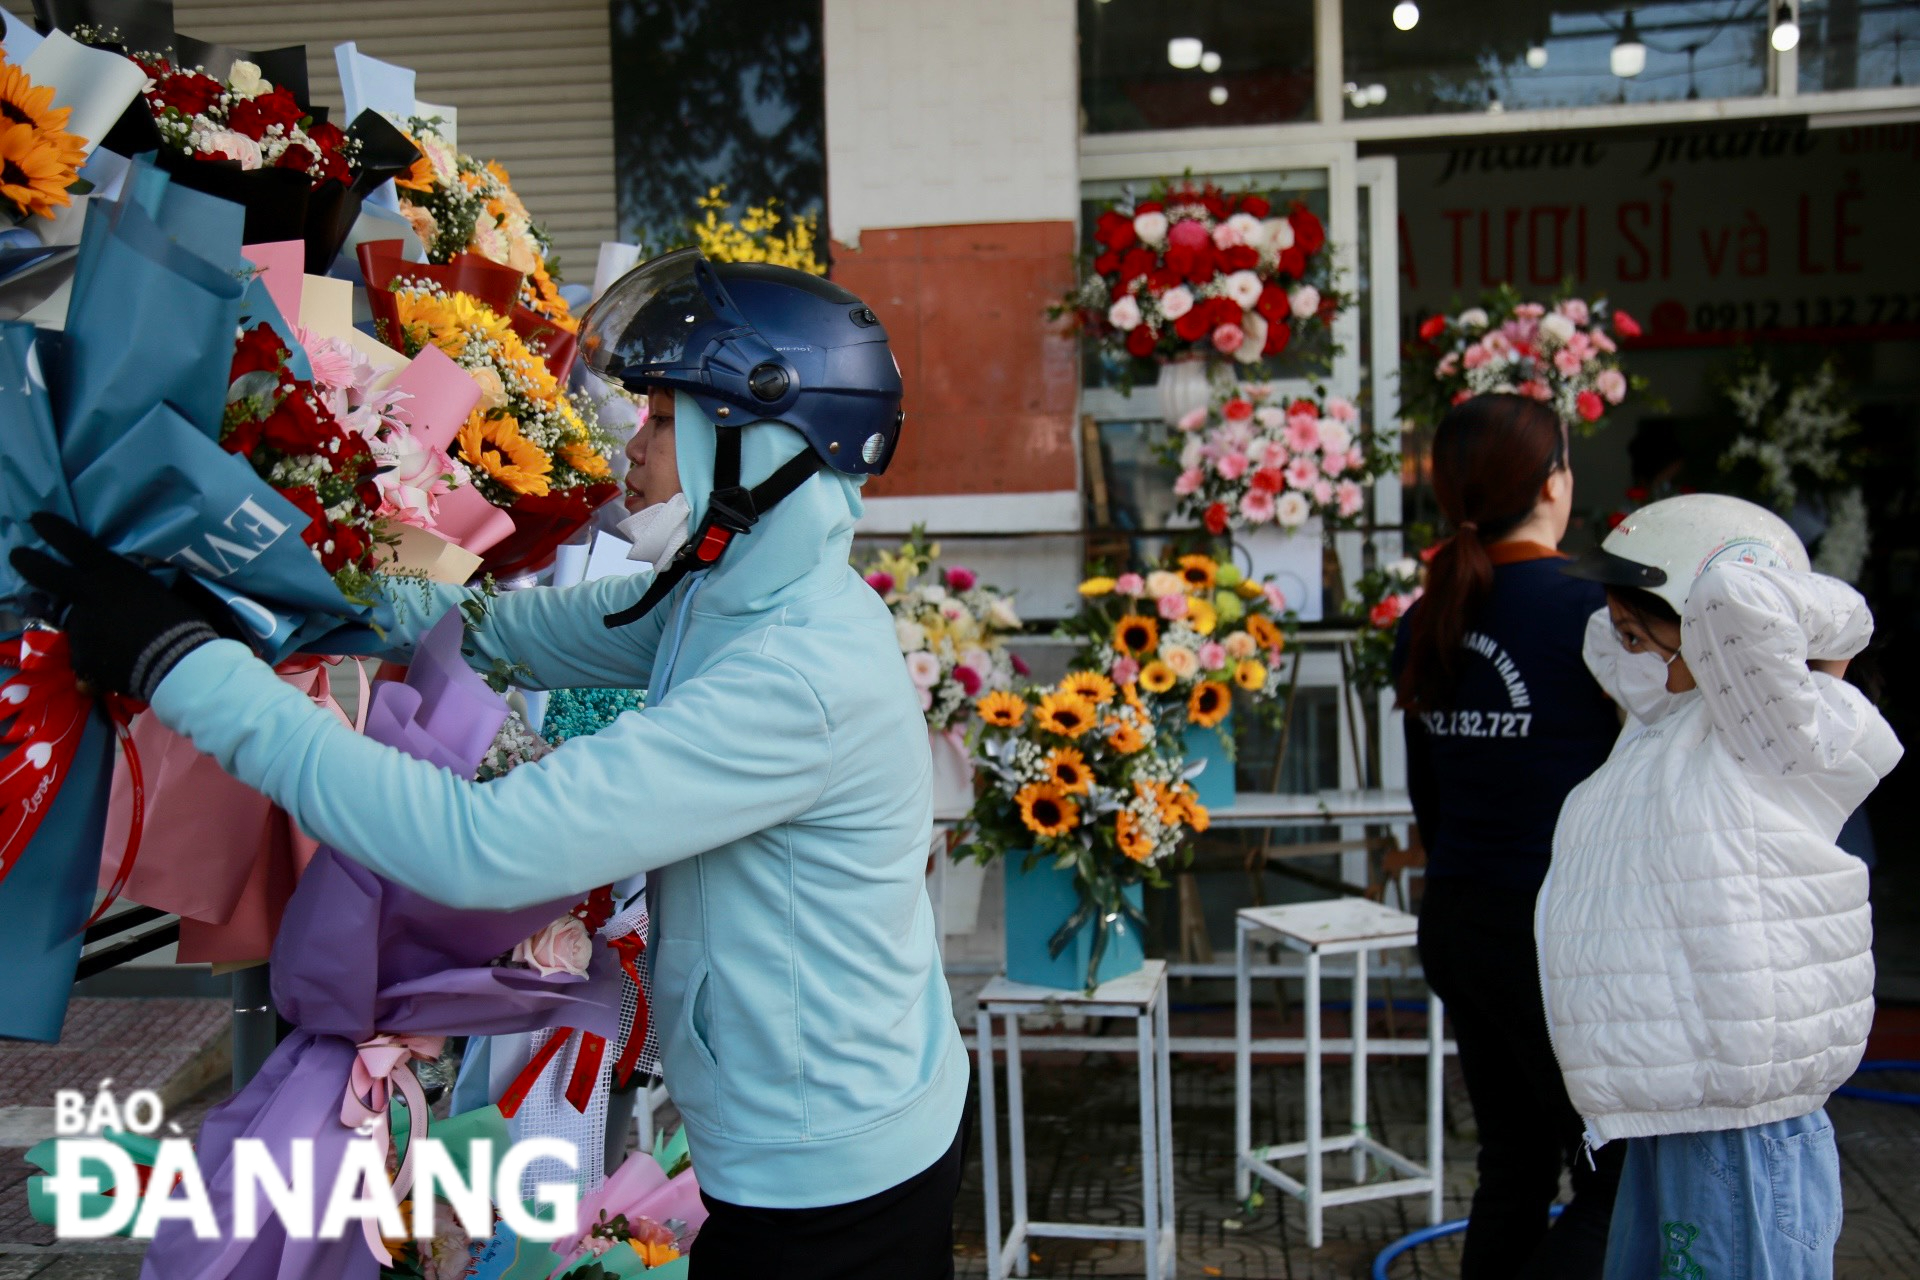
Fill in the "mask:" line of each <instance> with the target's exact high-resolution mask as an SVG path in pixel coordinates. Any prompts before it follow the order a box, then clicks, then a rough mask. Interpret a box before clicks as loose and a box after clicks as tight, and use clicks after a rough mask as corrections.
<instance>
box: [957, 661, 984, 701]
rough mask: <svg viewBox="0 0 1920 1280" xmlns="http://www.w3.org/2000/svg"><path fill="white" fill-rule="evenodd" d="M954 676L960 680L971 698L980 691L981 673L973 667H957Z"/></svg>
mask: <svg viewBox="0 0 1920 1280" xmlns="http://www.w3.org/2000/svg"><path fill="white" fill-rule="evenodd" d="M953 678H954V679H955V680H957V681H959V682H960V688H961V689H962V690H963V691H964V692H965V693H966V695H967V696H968V697H969V698H971V697H973V696H974V695H975V694H976V693H979V692H980V673H979V672H978V671H975V670H974V669H973V668H972V667H955V668H954V669H953Z"/></svg>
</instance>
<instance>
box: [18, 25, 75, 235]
mask: <svg viewBox="0 0 1920 1280" xmlns="http://www.w3.org/2000/svg"><path fill="white" fill-rule="evenodd" d="M53 94H54V89H53V86H52V85H47V84H43V85H36V84H35V83H34V82H33V81H32V80H31V79H29V78H28V76H27V73H26V72H25V71H23V70H21V69H20V68H19V67H17V66H14V65H13V64H12V63H10V62H8V61H7V55H6V51H5V50H3V49H0V216H6V217H10V220H11V221H14V222H20V221H24V220H25V219H26V218H28V217H31V216H36V215H37V216H39V217H42V218H51V217H53V211H54V210H55V209H62V208H65V207H66V206H68V205H70V204H72V203H73V199H72V197H71V196H69V195H68V194H67V188H69V187H71V186H72V185H73V184H74V181H75V179H77V178H78V177H79V172H80V165H81V164H82V163H83V162H84V161H85V159H86V152H85V145H86V144H85V139H82V138H78V137H75V136H74V135H73V134H71V133H68V132H67V120H68V118H69V117H70V116H72V114H73V108H72V107H56V106H54V105H53Z"/></svg>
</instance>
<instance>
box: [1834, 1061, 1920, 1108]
mask: <svg viewBox="0 0 1920 1280" xmlns="http://www.w3.org/2000/svg"><path fill="white" fill-rule="evenodd" d="M1865 1071H1920V1061H1915V1060H1912V1059H1906V1058H1881V1059H1878V1060H1877V1061H1874V1062H1863V1063H1861V1064H1860V1065H1859V1067H1858V1068H1857V1069H1856V1070H1855V1072H1854V1074H1855V1075H1858V1074H1860V1073H1861V1072H1865ZM1833 1092H1834V1096H1835V1097H1839V1098H1861V1099H1864V1100H1865V1101H1867V1102H1892V1103H1897V1104H1898V1105H1900V1106H1903V1107H1920V1093H1902V1092H1901V1091H1899V1090H1898V1089H1869V1088H1866V1087H1865V1086H1864V1085H1857V1084H1843V1085H1841V1086H1840V1087H1839V1088H1838V1089H1835V1090H1834V1091H1833Z"/></svg>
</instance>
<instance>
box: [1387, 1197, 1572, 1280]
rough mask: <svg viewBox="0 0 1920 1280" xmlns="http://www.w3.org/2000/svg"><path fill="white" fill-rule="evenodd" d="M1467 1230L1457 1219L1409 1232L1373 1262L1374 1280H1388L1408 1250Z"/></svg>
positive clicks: (1553, 1213) (1557, 1209) (1556, 1210)
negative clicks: (1394, 1265)
mask: <svg viewBox="0 0 1920 1280" xmlns="http://www.w3.org/2000/svg"><path fill="white" fill-rule="evenodd" d="M1566 1208H1567V1206H1565V1205H1563V1204H1557V1205H1554V1206H1553V1208H1551V1209H1549V1210H1547V1216H1548V1217H1551V1218H1557V1217H1559V1216H1560V1215H1561V1214H1562V1213H1564V1212H1566ZM1466 1229H1467V1220H1466V1219H1465V1218H1455V1219H1453V1220H1452V1221H1450V1222H1442V1223H1437V1224H1436V1225H1434V1226H1431V1227H1422V1228H1420V1229H1419V1230H1418V1231H1409V1232H1408V1233H1407V1234H1406V1235H1404V1236H1401V1237H1400V1238H1399V1239H1398V1240H1395V1241H1394V1242H1393V1243H1392V1244H1390V1245H1388V1246H1387V1247H1386V1248H1384V1249H1382V1250H1381V1251H1380V1256H1379V1257H1377V1258H1375V1259H1374V1260H1373V1280H1387V1268H1388V1267H1389V1266H1390V1265H1392V1263H1393V1260H1394V1259H1395V1258H1397V1257H1399V1256H1400V1255H1401V1254H1403V1253H1405V1252H1406V1251H1407V1250H1409V1249H1415V1248H1418V1247H1419V1246H1421V1245H1423V1244H1426V1243H1427V1242H1428V1241H1430V1240H1438V1239H1440V1238H1441V1237H1443V1236H1451V1235H1458V1234H1459V1233H1460V1232H1462V1231H1465V1230H1466Z"/></svg>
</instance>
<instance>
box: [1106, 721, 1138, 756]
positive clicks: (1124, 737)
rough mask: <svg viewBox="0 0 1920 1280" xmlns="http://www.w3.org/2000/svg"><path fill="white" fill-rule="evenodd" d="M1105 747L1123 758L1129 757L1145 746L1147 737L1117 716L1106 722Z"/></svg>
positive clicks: (1131, 723) (1133, 725) (1129, 722)
mask: <svg viewBox="0 0 1920 1280" xmlns="http://www.w3.org/2000/svg"><path fill="white" fill-rule="evenodd" d="M1106 732H1107V745H1108V746H1110V747H1112V748H1113V749H1114V750H1115V751H1118V752H1119V753H1120V754H1121V755H1123V756H1130V755H1132V754H1133V753H1134V752H1136V751H1139V750H1141V749H1142V748H1144V747H1145V746H1146V745H1147V736H1146V735H1145V734H1143V733H1141V732H1140V730H1139V728H1138V727H1137V726H1136V725H1135V724H1134V723H1133V722H1132V721H1131V720H1122V719H1120V718H1119V717H1118V716H1115V717H1114V718H1113V719H1111V720H1109V721H1107V723H1106Z"/></svg>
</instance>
